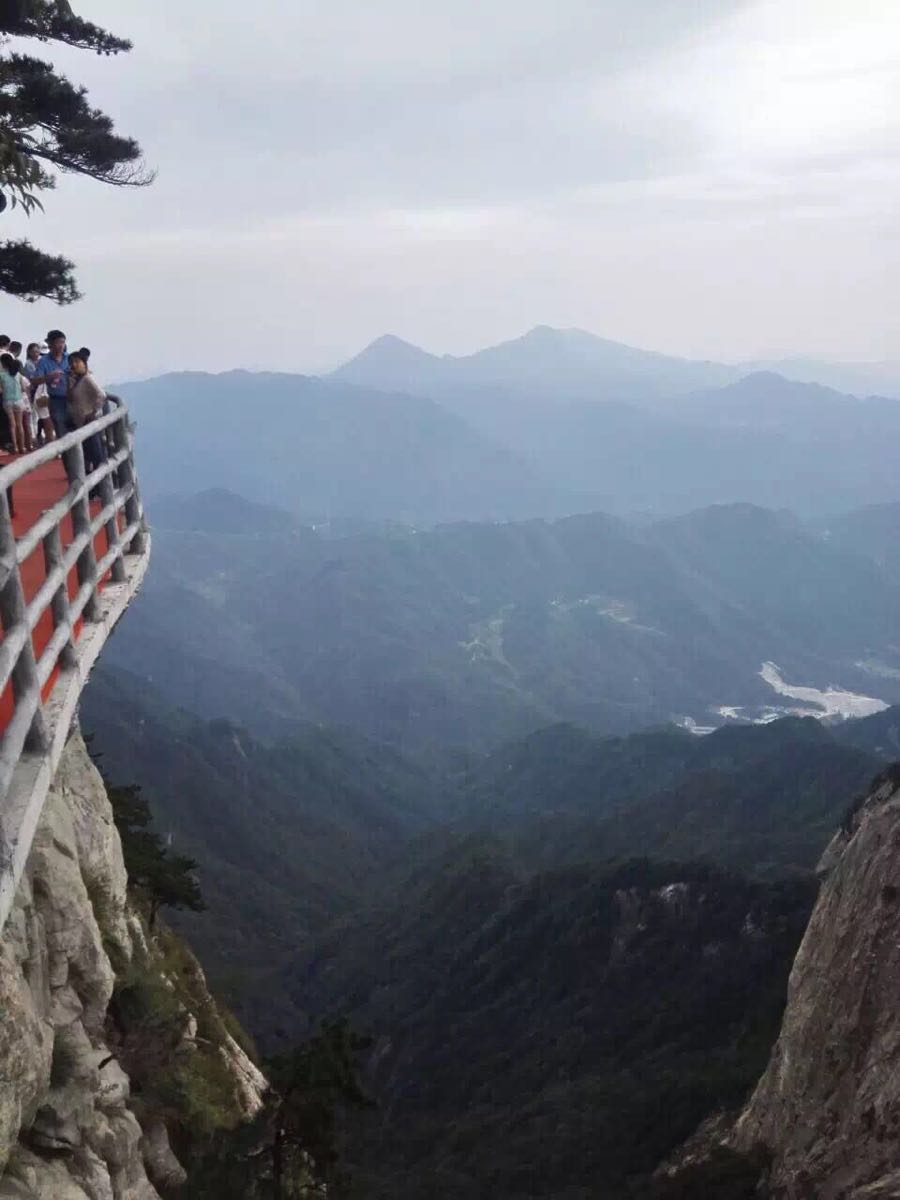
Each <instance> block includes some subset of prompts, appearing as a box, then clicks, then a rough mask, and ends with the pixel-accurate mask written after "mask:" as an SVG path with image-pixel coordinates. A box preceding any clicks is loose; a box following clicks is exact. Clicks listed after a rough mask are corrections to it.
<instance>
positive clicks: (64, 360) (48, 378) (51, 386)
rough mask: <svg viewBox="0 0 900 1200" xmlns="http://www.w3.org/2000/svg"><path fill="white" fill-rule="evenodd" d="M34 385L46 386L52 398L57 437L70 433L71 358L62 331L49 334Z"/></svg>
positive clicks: (51, 405)
mask: <svg viewBox="0 0 900 1200" xmlns="http://www.w3.org/2000/svg"><path fill="white" fill-rule="evenodd" d="M31 382H32V385H35V384H41V383H43V384H46V385H47V394H48V395H49V397H50V418H51V420H52V421H53V428H54V429H55V430H56V436H57V437H62V436H63V435H64V434H66V433H68V430H69V423H68V415H67V412H66V400H67V398H68V394H69V356H68V354H67V353H66V335H65V334H64V333H63V332H62V330H61V329H51V330H50V332H49V333H48V334H47V353H46V354H42V355H41V357H40V359H39V360H38V366H37V374H36V375H35V376H34V378H33V379H32V381H31Z"/></svg>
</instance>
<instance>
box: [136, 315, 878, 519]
mask: <svg viewBox="0 0 900 1200" xmlns="http://www.w3.org/2000/svg"><path fill="white" fill-rule="evenodd" d="M807 366H808V368H809V370H810V372H811V371H812V366H810V365H809V364H808V365H807ZM784 369H785V370H790V369H791V368H790V367H789V366H785V368H784ZM798 369H799V368H798ZM848 370H849V368H847V369H844V368H841V370H840V371H836V372H830V371H829V370H828V369H826V367H825V366H822V370H821V371H818V372H817V373H818V377H819V378H820V379H823V380H824V379H826V378H831V377H832V375H835V377H836V378H840V379H843V380H844V381H845V382H846V381H847V380H848V379H849V378H850V376H849V375H848V373H847V372H848ZM861 371H862V369H861V368H860V372H861ZM800 373H801V374H803V373H805V372H804V371H801V372H800ZM887 373H888V368H887V367H885V368H884V371H883V373H881V368H877V369H876V368H873V379H875V378H878V379H881V378H883V376H886V375H887ZM858 379H859V382H863V376H862V374H861V373H858ZM898 380H900V372H898ZM887 382H890V380H887ZM121 391H122V393H123V395H125V397H126V398H127V399H128V401H129V403H130V405H131V406H132V408H133V411H134V413H135V415H136V417H137V419H138V421H139V422H140V427H141V442H142V480H143V483H144V487H145V490H146V491H147V493H148V495H150V496H152V497H156V496H158V495H161V494H166V493H170V492H174V491H180V490H182V488H181V481H182V480H183V478H184V477H185V476H186V475H190V477H191V478H192V480H193V482H194V486H195V489H196V490H204V489H206V488H210V487H226V488H228V489H230V490H233V491H235V492H237V493H238V494H240V495H243V496H245V497H246V498H247V499H249V500H252V501H256V502H261V503H267V504H274V505H276V506H279V507H282V508H285V509H287V510H289V511H290V512H293V513H295V514H297V515H298V516H301V517H303V518H304V519H306V520H315V521H322V520H328V519H334V518H358V517H359V516H360V515H363V514H364V515H365V516H366V517H367V518H369V519H372V520H377V521H383V520H392V521H400V522H404V523H409V524H414V525H429V524H434V523H437V522H441V521H455V520H516V519H521V518H528V517H536V516H551V517H553V516H563V515H568V514H574V513H578V512H585V511H598V510H599V511H606V512H611V513H619V514H629V513H635V512H646V513H651V514H659V515H675V514H677V513H682V512H686V511H688V510H690V509H693V508H698V507H702V506H705V505H709V504H719V503H730V502H733V501H744V502H749V503H755V504H761V505H765V506H767V507H773V506H774V507H782V506H783V507H786V508H790V509H792V510H794V511H796V512H797V513H799V514H801V515H804V516H813V515H822V514H826V513H831V512H838V511H842V510H850V509H853V508H857V507H861V506H864V505H868V504H876V503H884V502H890V501H893V500H896V499H897V485H896V469H895V459H894V454H893V450H892V447H893V446H894V445H896V444H898V442H900V400H897V399H895V398H893V397H891V396H863V397H862V398H860V397H857V396H855V395H851V394H847V393H843V392H839V391H836V390H834V389H831V388H829V387H827V386H825V384H824V383H822V382H810V381H799V380H796V379H793V380H789V379H787V378H786V377H785V376H784V375H782V374H778V373H775V372H773V371H771V370H766V371H761V370H754V371H752V372H751V373H750V374H747V373H746V372H745V371H744V370H743V369H742V368H740V367H734V366H726V365H723V364H717V363H705V362H690V361H688V360H682V359H676V358H671V357H668V356H665V355H660V354H654V353H650V352H646V351H642V350H635V349H633V348H631V347H627V346H622V345H619V344H617V343H614V342H609V341H605V340H604V339H602V338H597V337H594V336H593V335H591V334H587V333H584V332H581V331H579V330H553V329H549V328H547V327H538V328H536V329H534V330H532V331H531V332H530V333H529V334H526V335H525V336H524V337H522V338H519V339H517V340H515V341H512V342H507V343H503V344H501V345H499V346H495V347H490V348H488V349H485V350H483V351H481V352H479V353H477V354H474V355H470V356H467V357H464V358H453V357H449V356H444V357H440V358H439V357H437V356H434V355H430V354H427V353H426V352H424V351H422V350H419V349H418V348H416V347H413V346H410V345H408V344H407V343H404V342H402V341H400V340H399V339H397V338H392V337H384V338H380V339H379V340H378V341H376V342H375V343H373V344H372V345H371V346H369V347H368V348H367V349H366V350H364V351H363V352H362V353H361V354H360V355H358V356H357V357H356V358H354V359H352V360H351V361H350V362H348V363H346V364H345V365H344V366H343V367H341V368H339V369H338V370H337V371H335V372H333V373H332V374H331V375H330V376H327V377H324V378H317V377H309V376H299V375H276V374H266V373H249V372H242V371H237V372H228V373H226V374H224V375H216V376H213V375H205V374H202V373H190V374H180V375H168V376H163V377H161V378H159V379H153V380H148V381H145V382H143V383H133V384H127V385H124V386H123V387H122V388H121ZM896 394H897V395H900V384H898V387H897V389H896ZM173 424H177V425H178V426H179V427H180V429H181V437H180V438H179V439H178V441H177V442H175V443H174V444H173V439H172V438H171V436H170V433H171V429H172V426H173ZM201 438H202V439H203V441H204V443H205V444H206V446H207V449H208V453H206V454H204V455H203V456H200V457H198V456H197V455H196V454H195V453H194V449H193V447H194V445H195V444H196V443H197V442H198V441H199V440H200V439H201Z"/></svg>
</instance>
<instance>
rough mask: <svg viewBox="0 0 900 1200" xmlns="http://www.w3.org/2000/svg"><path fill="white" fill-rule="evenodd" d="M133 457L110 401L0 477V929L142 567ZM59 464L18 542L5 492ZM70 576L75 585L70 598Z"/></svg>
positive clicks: (127, 429) (145, 542) (124, 423)
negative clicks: (35, 563)
mask: <svg viewBox="0 0 900 1200" xmlns="http://www.w3.org/2000/svg"><path fill="white" fill-rule="evenodd" d="M107 431H109V432H107ZM110 433H112V435H113V436H112V439H110V436H109V435H110ZM93 437H97V438H98V439H99V441H98V443H97V444H99V445H101V446H103V447H104V454H103V455H102V458H103V460H104V461H102V462H100V463H99V465H98V464H97V463H96V462H94V463H93V469H92V470H91V472H90V474H88V473H87V470H86V463H85V442H87V441H88V439H89V438H93ZM110 441H111V442H112V446H110ZM133 448H134V438H133V433H132V428H131V424H130V421H129V417H128V410H127V408H126V407H125V406H124V405H123V404H121V403H118V402H117V407H116V408H115V410H114V411H112V412H110V413H108V414H107V415H106V416H102V417H98V418H97V419H96V420H93V421H91V422H89V423H88V424H87V425H83V426H82V427H81V428H80V429H76V430H74V431H73V432H72V433H67V434H65V435H64V436H63V437H61V438H57V439H56V441H53V442H50V443H49V444H48V445H46V446H43V447H41V448H40V449H38V450H34V451H31V452H30V453H28V454H25V455H23V456H22V458H20V459H19V460H18V461H16V462H13V463H10V464H9V466H6V467H2V468H0V622H2V627H3V639H2V641H0V691H2V690H3V689H5V688H7V687H11V689H12V715H11V717H10V719H9V721H8V723H7V725H6V727H5V728H3V729H2V730H0V931H2V929H3V926H4V924H5V922H6V918H7V917H8V915H9V912H10V909H11V908H12V904H13V900H14V898H15V892H16V888H17V886H18V883H19V880H20V879H21V876H22V872H23V871H24V869H25V863H26V861H27V858H28V853H29V852H30V849H31V843H32V839H33V838H34V834H35V831H36V829H37V824H38V820H39V818H40V814H41V811H42V809H43V805H44V800H45V799H46V796H47V792H48V791H49V788H50V785H51V783H52V781H53V776H54V774H55V771H56V767H57V765H58V763H59V759H60V757H61V755H62V751H63V748H64V747H65V743H66V740H67V738H68V734H69V729H70V727H71V725H72V722H73V720H74V718H75V714H76V711H77V704H78V699H79V697H80V694H81V689H82V688H83V686H84V684H85V683H86V681H87V676H88V673H89V671H90V669H91V667H92V666H93V664H94V662H95V661H96V659H97V655H98V654H99V653H100V650H101V649H102V646H103V644H104V643H105V641H106V638H107V637H108V636H109V633H110V632H111V630H112V628H113V627H114V625H115V623H116V621H117V620H118V619H119V617H120V616H121V615H122V613H123V612H124V610H125V607H126V606H127V604H128V603H129V601H130V600H131V598H132V596H133V595H134V593H135V592H136V591H137V589H138V587H139V586H140V584H141V581H142V579H143V576H144V572H145V570H146V566H147V560H148V558H149V547H150V539H149V533H148V531H147V527H146V523H145V521H144V510H143V507H142V505H141V500H140V492H139V490H138V483H137V475H136V472H135V470H134V458H133ZM60 458H61V459H62V461H63V464H64V466H65V471H66V478H67V481H68V482H67V487H66V490H65V491H64V492H63V493H62V495H60V496H58V497H57V498H55V499H52V500H50V501H49V502H48V505H47V507H46V508H45V509H44V511H43V512H41V513H39V514H38V515H37V516H36V517H35V518H34V520H33V521H32V523H31V525H30V527H29V528H28V529H26V530H24V531H23V532H22V533H21V534H20V535H19V536H18V537H17V536H16V533H15V530H14V528H13V518H12V516H11V513H10V503H9V497H10V495H13V496H14V493H11V491H10V489H11V488H12V486H13V485H14V484H16V483H18V482H19V481H20V480H22V479H24V478H26V477H27V476H29V475H31V474H32V473H33V472H35V471H37V470H39V469H40V468H41V467H44V466H46V465H47V464H48V463H52V462H54V461H55V460H56V459H60ZM92 494H93V495H98V496H99V502H100V503H99V511H92V509H91V495H92ZM69 518H70V519H71V528H70V527H69V526H68V524H67V525H66V527H65V530H64V529H63V522H64V521H67V519H69ZM64 533H65V538H66V544H65V546H64V545H63V536H64ZM101 534H105V538H106V549H105V551H104V550H102V549H100V550H95V542H96V539H97V537H98V536H99V535H101ZM41 548H43V565H44V577H43V580H42V582H41V583H40V585H39V586H38V588H37V590H36V591H35V592H34V594H33V595H30V596H29V597H27V598H26V595H25V589H24V585H23V578H22V567H23V565H24V564H25V563H26V562H27V561H28V560H29V559H30V558H31V557H32V556H33V555H34V554H36V553H38V552H39V551H40V550H41ZM98 560H99V561H98ZM73 571H74V572H75V573H76V575H77V584H74V585H73V586H74V591H73V594H72V596H71V597H70V595H69V582H70V579H69V577H70V575H71V574H72V572H73ZM31 590H32V591H33V590H34V589H33V587H32V588H31ZM48 612H49V613H50V614H51V615H52V623H53V630H52V633H51V635H50V637H49V638H48V639H47V640H46V641H44V634H43V633H42V634H41V635H40V639H39V641H38V643H37V645H38V647H39V649H38V650H36V648H35V640H34V637H33V634H34V631H35V629H36V628H37V627H38V624H39V622H40V621H41V619H42V618H43V616H44V615H45V614H46V613H48ZM51 681H52V682H51ZM48 685H49V691H47V689H48ZM45 693H46V694H45Z"/></svg>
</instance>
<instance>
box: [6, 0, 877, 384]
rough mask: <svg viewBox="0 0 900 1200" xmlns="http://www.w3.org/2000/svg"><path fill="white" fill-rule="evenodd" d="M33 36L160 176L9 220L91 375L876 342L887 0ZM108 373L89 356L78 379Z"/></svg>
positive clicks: (760, 353) (453, 11)
mask: <svg viewBox="0 0 900 1200" xmlns="http://www.w3.org/2000/svg"><path fill="white" fill-rule="evenodd" d="M74 7H75V8H76V9H77V11H79V12H80V14H81V15H83V16H85V17H87V18H89V19H91V20H94V21H96V22H97V23H99V24H102V25H104V26H106V27H108V28H110V29H112V30H113V31H114V32H116V33H118V34H121V35H124V36H128V37H130V38H132V39H133V41H134V43H135V48H134V50H133V52H132V53H131V54H130V55H125V56H121V57H119V58H114V59H110V58H98V57H96V56H92V55H89V54H85V53H84V52H77V51H71V50H66V49H64V48H63V49H60V48H58V47H49V48H48V47H43V48H41V47H39V48H38V52H39V53H45V54H47V55H48V56H49V57H52V59H53V61H54V62H55V63H56V64H57V66H58V68H59V69H60V70H61V71H62V72H64V73H65V74H67V75H68V76H69V77H70V78H71V79H73V80H76V81H79V82H83V83H84V84H85V85H86V86H87V87H88V88H89V91H90V94H91V98H92V100H93V101H94V102H95V103H96V104H98V105H100V106H101V107H103V108H104V109H106V110H107V111H108V112H109V113H110V114H111V115H112V116H113V117H114V118H115V120H116V122H117V125H118V127H119V128H120V129H121V131H122V132H124V133H128V134H131V135H133V136H136V137H138V138H139V140H140V141H141V143H142V145H143V147H144V151H145V155H146V160H147V162H148V164H149V165H150V166H152V167H153V168H155V169H156V171H157V172H158V175H157V180H156V182H155V183H154V184H153V186H152V187H150V188H147V189H145V190H130V189H109V188H104V187H103V186H102V185H99V184H95V183H93V182H91V181H87V180H83V179H76V178H72V177H67V178H63V179H61V181H60V184H59V187H58V188H57V190H56V191H55V192H53V193H51V194H49V195H48V196H47V197H46V203H45V212H44V213H43V214H37V215H35V216H33V217H31V218H25V217H24V216H21V215H19V214H12V215H10V214H9V213H7V214H5V215H4V218H3V219H4V222H5V228H6V230H7V231H8V234H9V235H12V236H19V235H21V234H22V233H23V232H24V233H25V234H26V235H27V236H29V237H31V238H32V240H33V241H34V242H35V243H36V244H38V245H40V246H41V247H42V248H44V249H46V250H51V251H53V252H56V253H65V254H67V255H68V256H69V257H71V258H73V259H74V260H75V261H76V263H77V264H78V271H79V281H80V284H81V287H82V290H83V291H84V293H85V298H84V299H83V300H82V301H80V302H79V303H78V304H76V305H74V306H71V307H68V308H65V309H58V308H56V307H54V306H53V305H50V304H43V303H41V304H37V305H33V306H29V305H24V304H22V303H20V302H17V301H11V300H9V299H6V298H4V299H3V300H2V301H0V326H2V328H3V330H4V331H8V332H9V333H10V334H11V335H13V336H18V337H20V338H22V339H23V340H30V339H31V338H32V337H38V336H41V335H42V334H44V333H45V332H46V330H47V329H48V328H49V327H50V326H56V325H59V326H61V327H62V328H63V329H64V330H65V331H66V332H67V333H68V335H69V340H70V344H73V345H74V344H76V343H77V344H85V343H86V344H88V345H90V346H91V348H92V350H93V351H94V354H95V359H96V361H97V369H98V372H101V373H102V374H103V375H104V376H105V377H106V379H107V380H112V379H117V380H119V381H122V380H123V379H125V378H131V377H138V376H145V375H152V374H161V373H163V372H164V371H167V370H176V369H184V368H196V369H202V370H224V369H227V368H230V367H235V366H246V367H253V368H260V367H273V368H277V369H279V370H301V371H316V370H322V369H326V368H328V367H330V366H333V365H337V363H339V362H340V361H342V360H343V359H344V358H346V357H349V356H350V355H351V354H353V353H355V352H356V351H358V350H359V349H361V348H362V347H363V346H364V345H365V344H366V343H368V342H369V341H371V340H372V339H374V338H375V337H377V336H379V335H380V334H383V333H387V332H390V333H394V334H397V335H399V336H401V337H404V338H406V339H408V340H409V341H412V342H414V343H416V344H418V345H421V346H423V347H424V348H426V349H428V350H431V351H434V352H450V353H467V352H470V351H472V350H475V349H477V348H480V347H482V346H485V345H488V344H491V343H494V342H498V341H502V340H504V339H506V338H511V337H516V336H518V335H520V334H522V333H524V332H525V331H526V330H527V329H529V328H530V327H532V326H534V325H537V324H547V325H554V326H561V327H568V326H577V327H580V328H584V329H588V330H591V331H592V332H594V333H597V334H600V335H602V336H604V337H608V338H613V339H616V340H620V341H624V342H629V343H631V344H634V345H638V346H643V347H647V348H649V349H655V350H661V351H665V352H667V353H673V354H682V355H685V356H690V357H699V358H715V359H725V360H728V361H743V360H750V359H755V358H761V357H778V356H781V355H786V356H787V355H799V354H810V355H818V356H822V357H828V358H838V359H885V358H894V359H897V358H900V352H898V350H897V335H898V333H900V315H898V314H900V307H898V304H897V293H898V286H900V239H898V231H900V4H898V3H897V0H554V3H552V4H550V3H548V2H547V0H453V2H452V3H450V2H449V0H427V2H426V0H379V3H378V4H377V5H373V4H371V3H367V4H364V3H362V0H294V2H292V3H288V0H255V3H253V4H247V3H246V0H241V3H238V2H237V0H215V2H213V0H190V3H189V4H188V3H185V0H154V3H153V4H147V3H146V2H145V0H77V2H76V3H75V4H74ZM101 364H102V367H101Z"/></svg>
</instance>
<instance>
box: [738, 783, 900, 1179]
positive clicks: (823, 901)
mask: <svg viewBox="0 0 900 1200" xmlns="http://www.w3.org/2000/svg"><path fill="white" fill-rule="evenodd" d="M820 870H821V873H822V874H823V877H824V881H823V886H822V890H821V893H820V896H819V899H818V902H817V904H816V907H815V909H814V911H813V915H812V917H811V919H810V923H809V927H808V929H807V932H806V935H805V937H804V939H803V942H802V944H801V947H800V950H799V952H798V954H797V958H796V961H795V964H794V968H793V971H792V973H791V979H790V984H789V989H788V1003H787V1008H786V1011H785V1015H784V1021H783V1025H782V1030H781V1034H780V1036H779V1039H778V1042H777V1044H776V1047H775V1049H774V1051H773V1053H772V1057H771V1060H770V1063H769V1066H768V1069H767V1070H766V1072H765V1074H764V1075H763V1077H762V1079H761V1080H760V1083H759V1085H758V1087H757V1088H756V1091H755V1093H754V1095H753V1097H752V1099H751V1100H750V1103H749V1105H748V1107H747V1109H746V1111H745V1112H744V1113H743V1115H742V1116H741V1117H740V1119H739V1120H738V1122H737V1125H736V1127H735V1129H734V1131H733V1132H732V1134H731V1136H730V1138H729V1139H728V1140H729V1141H730V1142H731V1144H732V1145H733V1146H734V1147H735V1148H737V1149H739V1150H744V1151H747V1150H750V1149H751V1148H752V1147H753V1146H754V1145H756V1144H759V1143H762V1144H764V1145H765V1146H766V1147H768V1149H769V1150H770V1151H772V1152H773V1154H774V1165H773V1169H772V1176H771V1180H770V1187H771V1193H772V1195H773V1197H779V1198H781V1197H783V1198H785V1200H813V1198H814V1200H838V1198H840V1200H862V1198H863V1197H867V1198H872V1200H874V1198H875V1197H885V1198H886V1197H898V1196H900V767H894V768H892V769H891V770H889V771H888V772H886V773H885V775H883V776H882V777H881V778H880V779H879V780H877V781H876V784H875V786H874V789H873V791H872V793H871V794H870V795H869V796H868V798H867V799H866V800H865V801H864V803H862V804H861V805H859V806H857V808H856V810H855V811H854V812H853V813H852V814H851V816H850V817H849V818H848V820H847V822H846V823H845V827H844V828H843V829H842V830H841V831H840V832H839V833H838V834H837V835H836V836H835V838H834V839H833V841H832V842H831V844H830V846H829V847H828V849H827V851H826V853H825V856H824V857H823V860H822V864H821V868H820Z"/></svg>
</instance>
